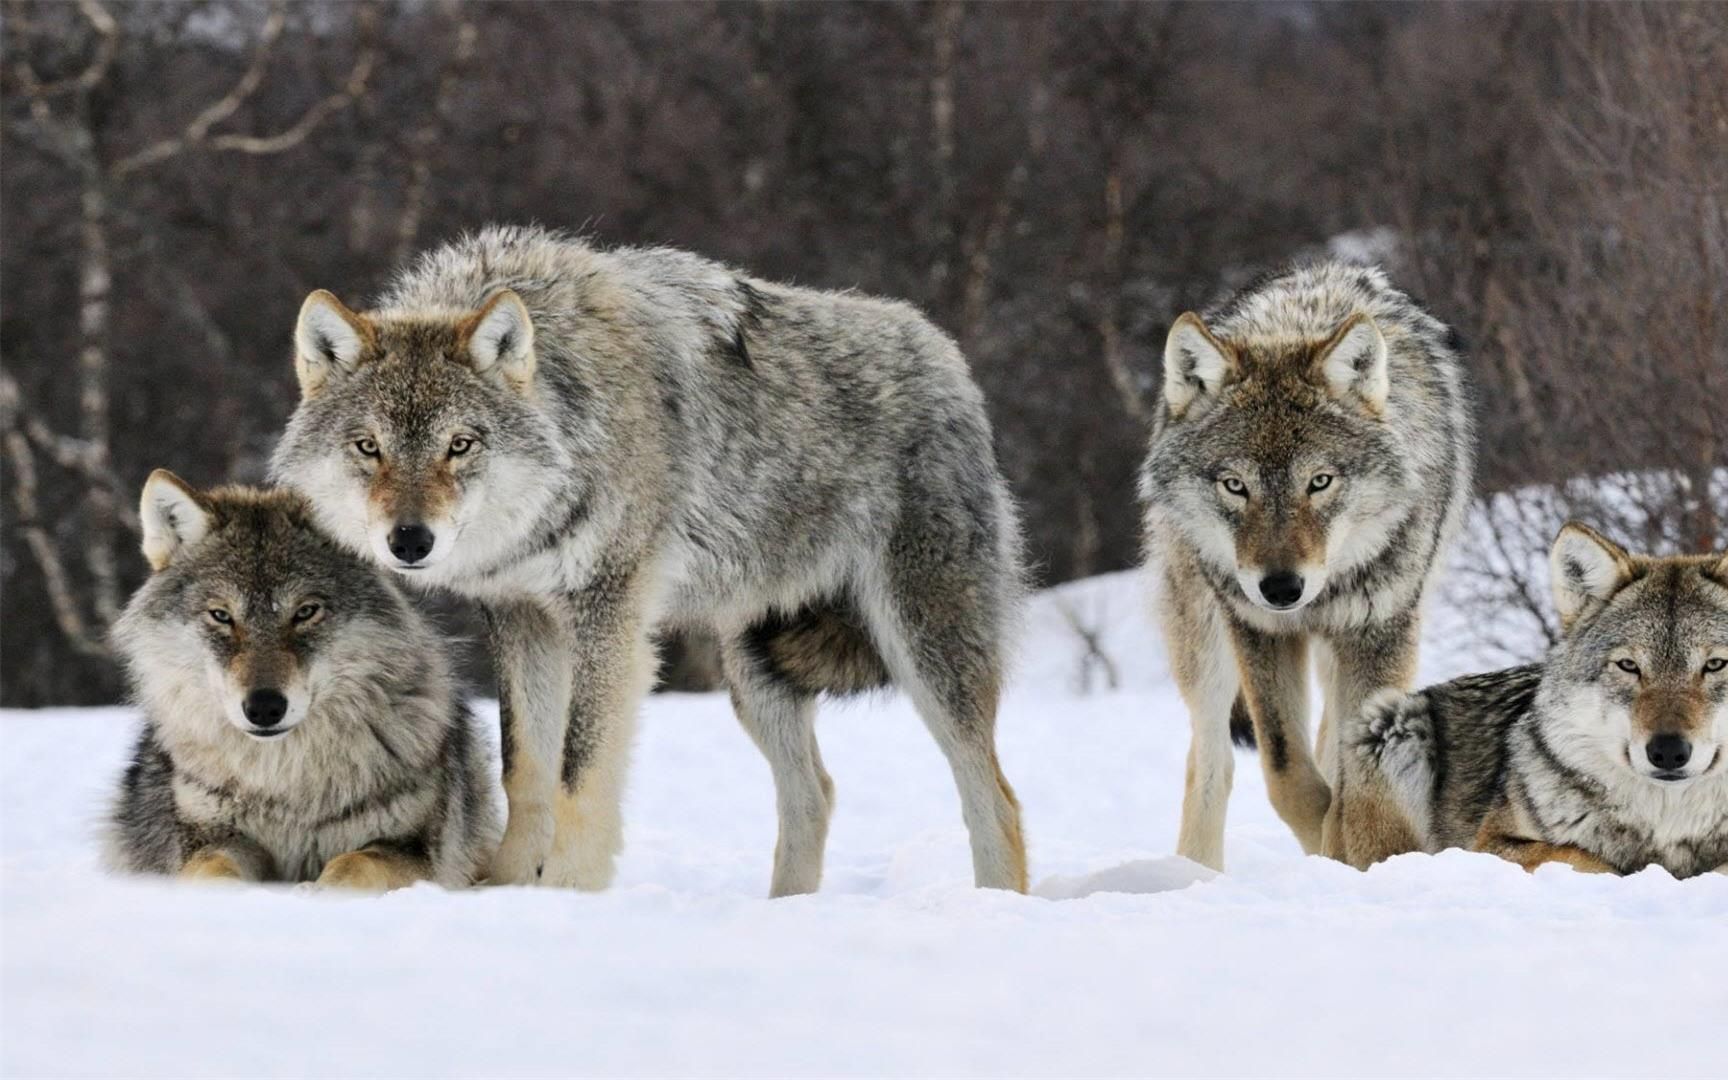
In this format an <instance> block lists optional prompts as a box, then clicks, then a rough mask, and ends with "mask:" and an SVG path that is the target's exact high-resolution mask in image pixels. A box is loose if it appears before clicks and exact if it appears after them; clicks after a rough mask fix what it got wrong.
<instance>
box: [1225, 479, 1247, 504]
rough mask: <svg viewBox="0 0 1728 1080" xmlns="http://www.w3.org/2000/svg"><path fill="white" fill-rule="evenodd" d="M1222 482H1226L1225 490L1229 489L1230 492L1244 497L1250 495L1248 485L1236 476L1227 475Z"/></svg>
mask: <svg viewBox="0 0 1728 1080" xmlns="http://www.w3.org/2000/svg"><path fill="white" fill-rule="evenodd" d="M1222 482H1223V484H1224V490H1225V491H1228V492H1229V493H1230V494H1232V495H1237V496H1240V497H1242V498H1244V499H1245V498H1247V497H1248V485H1247V484H1244V483H1243V482H1242V481H1240V480H1238V479H1236V478H1235V477H1234V476H1226V477H1225V478H1224V479H1223V481H1222Z"/></svg>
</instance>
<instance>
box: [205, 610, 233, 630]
mask: <svg viewBox="0 0 1728 1080" xmlns="http://www.w3.org/2000/svg"><path fill="white" fill-rule="evenodd" d="M204 614H206V615H208V616H210V621H211V622H213V623H217V624H219V625H221V626H232V625H233V623H234V616H232V615H230V614H228V612H227V611H226V610H224V609H222V608H219V607H213V608H211V609H210V610H209V611H206V612H205V613H204Z"/></svg>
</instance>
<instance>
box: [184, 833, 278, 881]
mask: <svg viewBox="0 0 1728 1080" xmlns="http://www.w3.org/2000/svg"><path fill="white" fill-rule="evenodd" d="M270 875H271V866H270V855H269V853H267V852H266V851H265V850H264V849H263V848H262V847H259V846H258V845H257V844H255V843H253V842H252V841H251V840H248V839H246V838H245V837H243V836H227V837H223V838H221V839H216V840H209V841H206V842H203V843H200V844H198V845H197V846H195V847H194V848H193V850H192V852H191V854H189V855H188V856H187V857H186V861H185V862H183V863H181V864H180V872H179V875H178V876H180V877H183V878H186V879H187V880H193V881H268V880H269V879H270Z"/></svg>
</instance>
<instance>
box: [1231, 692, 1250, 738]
mask: <svg viewBox="0 0 1728 1080" xmlns="http://www.w3.org/2000/svg"><path fill="white" fill-rule="evenodd" d="M1230 741H1231V742H1233V743H1235V744H1236V745H1237V746H1240V747H1242V748H1243V749H1246V750H1252V749H1254V747H1255V745H1256V744H1255V741H1254V717H1253V716H1251V715H1249V713H1248V699H1246V698H1244V697H1243V696H1242V695H1241V694H1237V695H1236V700H1235V701H1233V702H1231V704H1230Z"/></svg>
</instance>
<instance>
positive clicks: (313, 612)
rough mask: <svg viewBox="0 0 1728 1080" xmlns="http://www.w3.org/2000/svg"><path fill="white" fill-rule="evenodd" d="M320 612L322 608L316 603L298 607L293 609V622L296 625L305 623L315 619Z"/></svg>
mask: <svg viewBox="0 0 1728 1080" xmlns="http://www.w3.org/2000/svg"><path fill="white" fill-rule="evenodd" d="M322 610H324V609H323V607H322V606H321V605H319V604H316V603H311V602H307V603H304V604H301V605H300V606H299V607H297V608H295V609H294V621H295V622H297V623H303V622H307V621H309V620H311V619H313V618H316V617H317V615H318V613H319V612H320V611H322Z"/></svg>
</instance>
